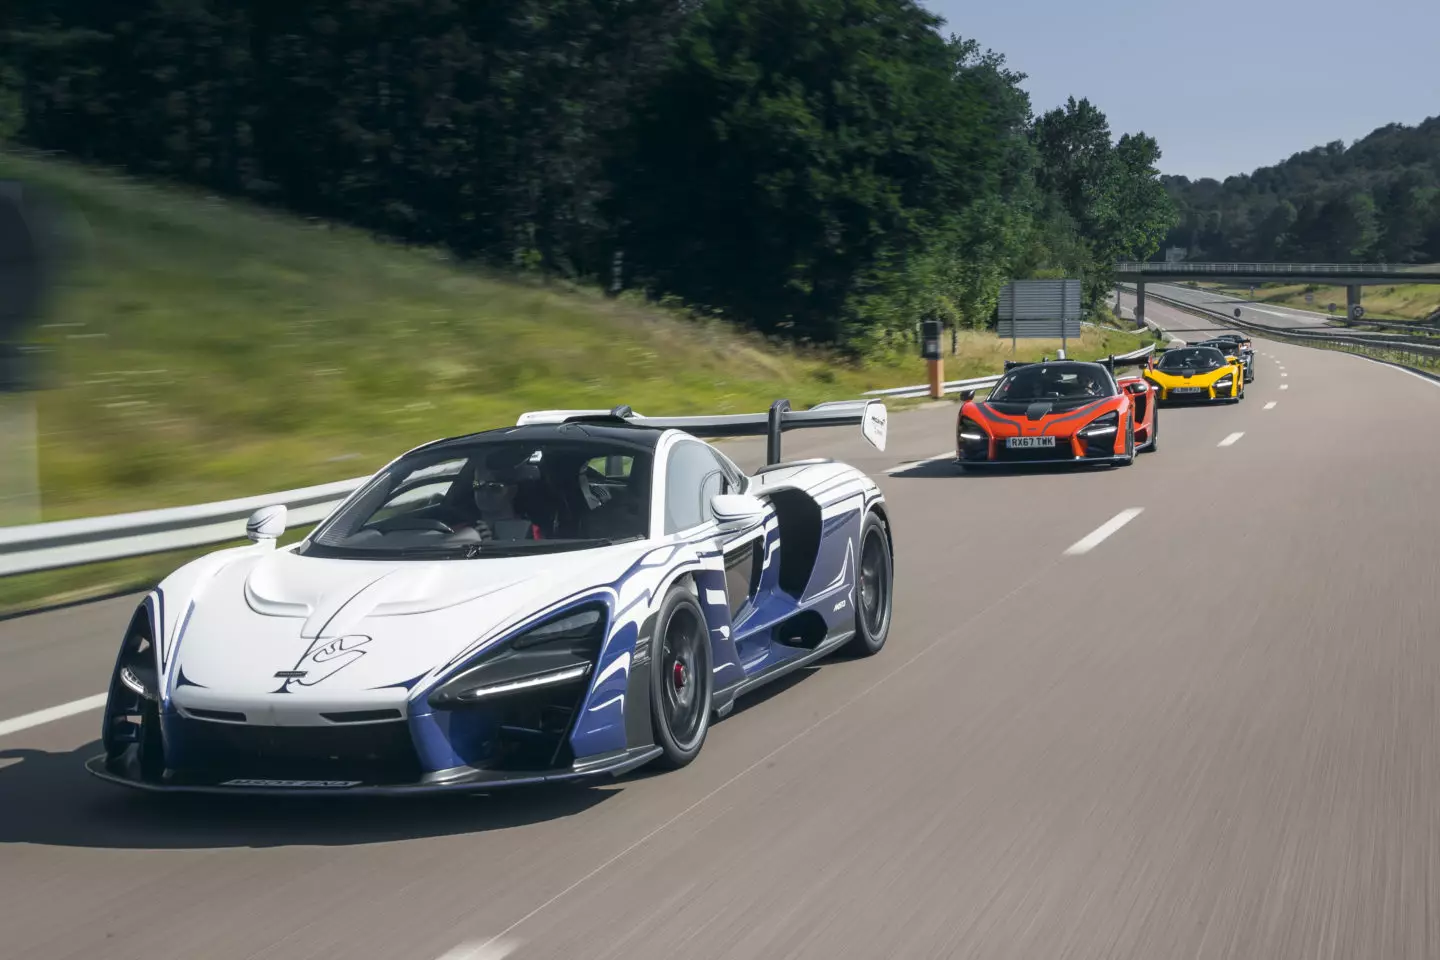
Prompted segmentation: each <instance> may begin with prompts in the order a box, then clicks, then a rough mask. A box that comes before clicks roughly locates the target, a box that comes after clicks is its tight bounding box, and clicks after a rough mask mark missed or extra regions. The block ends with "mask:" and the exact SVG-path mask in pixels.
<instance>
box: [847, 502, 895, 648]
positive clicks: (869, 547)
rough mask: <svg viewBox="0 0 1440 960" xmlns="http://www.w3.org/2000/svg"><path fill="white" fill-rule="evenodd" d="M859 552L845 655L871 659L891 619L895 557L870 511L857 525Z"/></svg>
mask: <svg viewBox="0 0 1440 960" xmlns="http://www.w3.org/2000/svg"><path fill="white" fill-rule="evenodd" d="M859 544H860V549H859V550H858V551H857V555H858V558H859V559H858V560H857V561H856V563H857V567H858V568H857V570H856V573H855V636H854V637H852V638H851V639H850V642H849V643H847V644H846V645H845V652H846V653H848V654H851V655H852V656H857V657H873V656H874V655H875V654H877V653H879V652H880V650H881V648H883V647H884V646H885V640H886V638H888V637H889V636H890V621H891V620H892V619H893V618H894V616H895V558H894V555H893V554H892V553H891V550H890V537H889V534H888V533H887V531H886V527H885V521H884V520H881V519H880V517H879V516H878V515H877V514H875V513H874V512H873V511H872V512H871V513H868V514H866V515H865V522H864V523H862V524H861V525H860V540H859Z"/></svg>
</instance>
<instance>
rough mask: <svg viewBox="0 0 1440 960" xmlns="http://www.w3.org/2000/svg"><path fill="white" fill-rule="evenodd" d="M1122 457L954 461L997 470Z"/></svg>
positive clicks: (957, 459)
mask: <svg viewBox="0 0 1440 960" xmlns="http://www.w3.org/2000/svg"><path fill="white" fill-rule="evenodd" d="M1124 459H1125V458H1124V457H1119V456H1116V457H1070V458H1068V459H1064V460H966V459H964V458H963V457H959V458H956V460H955V461H954V462H955V463H957V464H959V465H960V466H962V467H991V468H994V469H998V470H1003V469H1006V468H1011V469H1020V470H1023V469H1025V468H1026V467H1063V466H1067V465H1068V466H1075V467H1083V466H1085V465H1087V464H1091V463H1100V464H1105V463H1120V462H1121V461H1123V460H1124Z"/></svg>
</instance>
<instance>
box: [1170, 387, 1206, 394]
mask: <svg viewBox="0 0 1440 960" xmlns="http://www.w3.org/2000/svg"><path fill="white" fill-rule="evenodd" d="M1170 392H1171V393H1205V388H1204V387H1172V388H1171V389H1170Z"/></svg>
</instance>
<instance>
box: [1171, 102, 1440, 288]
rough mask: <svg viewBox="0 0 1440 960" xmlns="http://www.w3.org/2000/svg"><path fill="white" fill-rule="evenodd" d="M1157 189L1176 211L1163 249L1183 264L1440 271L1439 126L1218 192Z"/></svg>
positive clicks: (1253, 177)
mask: <svg viewBox="0 0 1440 960" xmlns="http://www.w3.org/2000/svg"><path fill="white" fill-rule="evenodd" d="M1163 180H1164V182H1165V187H1166V189H1167V190H1168V191H1169V192H1170V194H1171V196H1172V197H1174V199H1175V203H1176V206H1177V208H1178V209H1179V211H1180V223H1179V224H1178V225H1177V226H1176V228H1175V229H1174V230H1173V231H1171V233H1170V235H1169V236H1168V237H1167V238H1166V240H1165V246H1167V247H1168V246H1181V247H1187V248H1189V256H1190V257H1191V258H1192V259H1204V260H1257V261H1265V260H1303V261H1319V262H1329V263H1348V262H1367V261H1380V262H1385V263H1434V262H1440V117H1433V118H1431V119H1429V120H1426V121H1424V122H1423V123H1421V124H1419V125H1418V126H1415V127H1408V126H1405V125H1403V124H1398V123H1397V124H1391V125H1389V126H1386V127H1381V128H1380V129H1378V130H1376V131H1374V132H1373V133H1371V134H1370V135H1368V136H1366V137H1365V138H1364V139H1362V140H1358V141H1356V142H1355V143H1354V144H1353V145H1351V146H1349V147H1346V146H1345V144H1344V143H1342V142H1340V141H1338V140H1337V141H1335V142H1334V143H1330V144H1327V145H1326V146H1323V147H1315V148H1314V149H1311V150H1307V151H1305V152H1304V153H1297V154H1295V155H1294V156H1293V157H1291V158H1290V159H1288V160H1286V161H1285V162H1283V163H1280V164H1276V165H1275V166H1273V167H1262V168H1261V169H1259V170H1256V171H1255V172H1254V173H1252V174H1248V175H1241V176H1235V177H1227V178H1226V179H1225V181H1224V182H1223V183H1221V182H1218V181H1216V180H1212V179H1203V180H1196V181H1194V182H1191V181H1190V180H1187V179H1186V178H1185V177H1165V178H1163Z"/></svg>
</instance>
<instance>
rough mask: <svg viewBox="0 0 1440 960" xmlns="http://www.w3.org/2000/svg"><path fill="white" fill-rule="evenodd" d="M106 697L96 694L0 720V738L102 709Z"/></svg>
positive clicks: (102, 694)
mask: <svg viewBox="0 0 1440 960" xmlns="http://www.w3.org/2000/svg"><path fill="white" fill-rule="evenodd" d="M107 696H109V694H104V693H97V694H95V696H93V697H86V698H85V699H84V700H73V701H71V702H70V703H62V704H60V706H58V707H46V708H45V709H44V710H36V711H35V712H34V713H27V714H24V715H23V716H19V717H12V718H10V719H9V720H0V737H3V736H5V735H6V734H8V733H19V732H20V731H21V730H29V729H30V728H31V727H38V726H40V725H41V724H42V723H49V722H50V721H52V720H63V719H65V718H66V717H73V716H74V715H75V714H77V713H84V712H85V711H86V710H94V709H95V708H96V707H103V706H105V698H106V697H107Z"/></svg>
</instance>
